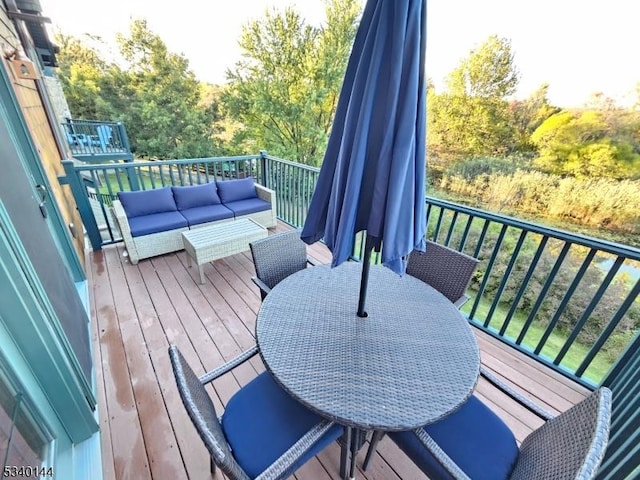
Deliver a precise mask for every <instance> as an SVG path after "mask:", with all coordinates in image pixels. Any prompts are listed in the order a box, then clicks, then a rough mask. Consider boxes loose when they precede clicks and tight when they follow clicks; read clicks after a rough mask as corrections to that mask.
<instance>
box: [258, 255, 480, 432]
mask: <svg viewBox="0 0 640 480" xmlns="http://www.w3.org/2000/svg"><path fill="white" fill-rule="evenodd" d="M360 273H361V265H360V264H359V263H355V262H347V263H345V264H343V265H341V266H340V267H337V268H334V269H331V268H329V266H319V267H312V268H308V269H305V270H302V271H300V272H298V273H296V274H294V275H291V276H290V277H288V278H286V279H285V280H283V281H282V282H280V283H279V284H278V285H276V287H275V288H274V289H273V290H272V291H271V292H270V293H269V294H268V295H267V297H266V298H265V300H264V302H263V304H262V307H261V308H260V312H259V313H258V320H257V325H256V337H257V340H258V345H259V347H260V352H261V355H262V358H263V360H264V362H265V365H266V366H267V369H268V370H269V371H270V372H271V373H272V374H273V376H274V378H275V379H276V381H278V382H279V383H280V384H281V385H282V386H283V388H284V389H285V390H287V391H288V392H289V393H290V394H291V395H292V396H293V397H294V398H296V399H297V400H299V401H300V402H301V403H303V404H305V405H306V406H307V407H309V408H310V409H312V410H314V411H316V412H318V413H319V414H321V415H323V416H324V417H327V418H329V419H331V420H334V421H336V422H338V423H341V424H343V425H347V426H352V427H357V428H362V429H376V430H386V431H393V430H409V429H413V428H417V427H419V426H421V425H425V424H428V423H432V422H434V421H436V420H438V419H440V418H442V417H443V416H445V415H447V414H448V413H450V412H451V411H453V410H454V409H456V408H457V407H458V406H460V405H461V404H462V403H463V402H464V401H465V400H466V399H467V398H468V397H469V396H470V395H471V393H472V392H473V389H474V387H475V384H476V382H477V379H478V375H479V370H480V354H479V350H478V345H477V343H476V339H475V336H474V334H473V332H472V331H471V327H470V326H469V324H468V322H467V321H466V319H465V318H464V317H463V316H462V315H461V314H460V312H459V311H458V309H457V308H456V307H455V306H454V305H453V304H452V303H451V302H450V301H449V300H448V299H446V298H445V297H444V296H443V295H442V294H440V293H439V292H438V291H436V290H435V289H433V288H432V287H430V286H429V285H427V284H426V283H424V282H422V281H420V280H418V279H416V278H414V277H411V276H410V275H405V276H403V277H399V276H398V275H396V274H395V273H393V272H391V271H390V270H388V269H386V268H383V267H376V266H372V267H371V273H370V277H369V286H368V295H367V302H366V311H367V312H368V314H369V316H368V318H364V319H363V318H359V317H358V316H357V315H356V310H357V304H358V292H359V285H360Z"/></svg>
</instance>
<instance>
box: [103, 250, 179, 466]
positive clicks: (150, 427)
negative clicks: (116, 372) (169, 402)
mask: <svg viewBox="0 0 640 480" xmlns="http://www.w3.org/2000/svg"><path fill="white" fill-rule="evenodd" d="M105 253H106V258H107V265H108V268H109V273H110V275H111V277H112V285H113V287H112V289H113V292H114V302H115V304H116V311H117V313H118V320H119V324H120V332H121V334H122V340H123V344H124V351H125V356H126V361H127V366H128V368H129V376H130V379H131V385H132V389H133V395H134V397H135V402H136V410H137V412H138V418H139V421H140V428H141V429H142V434H143V436H144V438H145V447H146V454H147V459H148V463H149V467H150V469H151V477H152V478H156V479H172V478H178V477H182V476H185V475H186V471H185V465H187V464H186V463H184V462H183V461H182V457H181V456H180V452H179V450H178V448H177V444H176V439H175V436H174V434H173V429H172V428H171V423H170V420H169V414H168V412H167V410H166V408H165V404H164V400H163V397H162V393H161V391H160V383H159V382H158V380H157V378H156V374H155V370H156V369H155V368H154V365H153V363H152V360H151V358H150V352H149V349H148V348H140V346H141V345H145V344H146V341H145V337H144V334H143V331H142V329H141V322H140V318H139V315H138V311H137V310H136V305H135V304H136V301H140V299H141V297H140V296H139V295H136V291H135V288H136V286H135V285H132V284H131V283H130V279H128V278H126V277H125V274H124V271H123V269H122V264H121V262H120V259H119V256H118V252H117V251H115V250H110V251H108V252H105ZM143 268H144V266H143ZM142 298H144V297H142Z"/></svg>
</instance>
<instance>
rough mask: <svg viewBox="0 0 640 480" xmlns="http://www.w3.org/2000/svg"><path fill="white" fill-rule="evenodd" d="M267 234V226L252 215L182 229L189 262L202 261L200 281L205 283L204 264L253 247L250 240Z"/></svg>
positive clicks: (200, 262)
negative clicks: (185, 229) (206, 225)
mask: <svg viewBox="0 0 640 480" xmlns="http://www.w3.org/2000/svg"><path fill="white" fill-rule="evenodd" d="M266 236H267V229H266V228H264V227H263V226H262V225H260V224H259V223H256V222H254V221H253V220H251V219H248V218H244V219H242V220H236V221H234V222H227V223H219V224H215V225H210V226H208V227H202V228H195V229H193V230H189V231H186V232H182V241H183V242H184V249H185V251H186V252H187V265H189V266H191V259H193V260H194V261H195V263H196V264H197V265H198V270H199V272H200V283H202V284H203V283H204V272H203V271H202V265H204V264H205V263H207V262H212V261H213V260H217V259H218V258H224V257H228V256H229V255H235V254H236V253H240V252H244V251H246V250H249V243H250V242H253V241H254V240H258V239H260V238H264V237H266Z"/></svg>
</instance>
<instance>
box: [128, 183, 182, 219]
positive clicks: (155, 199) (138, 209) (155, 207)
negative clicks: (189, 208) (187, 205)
mask: <svg viewBox="0 0 640 480" xmlns="http://www.w3.org/2000/svg"><path fill="white" fill-rule="evenodd" d="M118 199H119V200H120V203H122V206H123V208H124V211H125V213H126V214H127V217H129V218H132V217H140V216H142V215H151V214H153V213H162V212H175V211H176V210H178V207H177V206H176V202H175V201H174V200H173V194H172V193H171V188H170V187H164V188H156V189H153V190H139V191H135V192H118Z"/></svg>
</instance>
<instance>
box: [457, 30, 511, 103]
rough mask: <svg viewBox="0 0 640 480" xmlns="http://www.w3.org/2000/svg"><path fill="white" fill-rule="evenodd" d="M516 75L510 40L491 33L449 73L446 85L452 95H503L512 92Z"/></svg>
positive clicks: (494, 96)
mask: <svg viewBox="0 0 640 480" xmlns="http://www.w3.org/2000/svg"><path fill="white" fill-rule="evenodd" d="M518 78H519V73H518V70H517V69H516V67H515V66H514V59H513V51H512V49H511V41H510V40H508V39H506V38H499V37H498V36H496V35H491V36H490V37H489V38H488V39H487V40H485V41H484V43H483V44H482V45H480V47H479V48H477V49H475V50H472V51H471V53H470V54H469V56H468V57H467V58H465V59H463V60H462V61H461V62H460V64H459V65H458V67H457V68H456V69H455V70H453V71H452V72H451V73H450V74H449V77H448V80H447V85H448V89H449V91H450V92H451V93H452V94H453V95H459V96H469V97H484V98H505V97H508V96H509V95H513V94H514V93H515V91H516V87H517V86H518Z"/></svg>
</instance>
